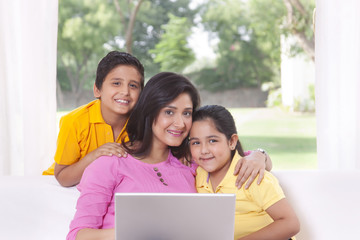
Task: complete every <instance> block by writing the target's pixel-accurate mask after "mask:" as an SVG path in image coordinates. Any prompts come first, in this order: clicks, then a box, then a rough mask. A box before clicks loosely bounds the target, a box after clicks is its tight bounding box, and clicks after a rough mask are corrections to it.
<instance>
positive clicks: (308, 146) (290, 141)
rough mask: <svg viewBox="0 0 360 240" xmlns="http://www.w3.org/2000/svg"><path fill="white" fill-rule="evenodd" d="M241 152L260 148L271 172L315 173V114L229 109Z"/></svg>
mask: <svg viewBox="0 0 360 240" xmlns="http://www.w3.org/2000/svg"><path fill="white" fill-rule="evenodd" d="M229 110H230V111H231V113H232V115H233V116H234V118H235V121H236V124H237V130H238V134H239V137H240V140H241V142H242V144H243V148H244V149H249V150H251V149H256V148H258V147H260V148H264V149H266V150H267V151H268V153H269V154H270V156H271V159H272V161H273V168H274V169H316V168H317V158H316V120H315V114H299V113H288V112H284V111H282V110H280V109H267V108H260V109H259V108H253V109H240V108H236V109H229Z"/></svg>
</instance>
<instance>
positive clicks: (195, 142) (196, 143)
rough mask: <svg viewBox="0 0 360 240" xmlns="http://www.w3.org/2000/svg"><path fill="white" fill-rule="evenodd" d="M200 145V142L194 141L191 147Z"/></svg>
mask: <svg viewBox="0 0 360 240" xmlns="http://www.w3.org/2000/svg"><path fill="white" fill-rule="evenodd" d="M199 144H200V142H198V141H192V142H191V145H199Z"/></svg>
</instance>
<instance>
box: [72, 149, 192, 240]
mask: <svg viewBox="0 0 360 240" xmlns="http://www.w3.org/2000/svg"><path fill="white" fill-rule="evenodd" d="M195 167H196V166H194V167H193V168H189V167H187V166H185V165H183V164H182V163H180V162H179V160H178V159H177V158H175V157H174V156H173V155H172V154H171V151H169V156H168V159H167V160H166V161H164V162H161V163H157V164H148V163H144V162H142V161H140V160H137V159H135V158H134V157H132V156H130V155H129V154H128V157H126V158H123V157H122V158H119V157H116V156H112V157H109V156H102V157H100V158H98V159H96V160H95V161H94V162H93V163H91V164H90V165H89V166H88V167H87V168H86V169H85V171H84V174H83V176H82V178H81V181H80V183H79V185H78V187H77V188H78V190H79V191H80V192H81V194H80V197H79V199H78V201H77V205H76V209H77V210H76V213H75V216H74V219H73V220H72V222H71V224H70V231H69V233H68V235H67V238H66V239H68V240H70V239H71V240H74V239H75V238H76V234H77V232H78V231H79V230H80V229H83V228H94V229H107V228H114V221H115V218H114V213H115V208H114V207H115V206H114V196H115V193H117V192H164V193H176V192H181V193H195V192H196V188H195V177H194V176H195V169H194V168H195Z"/></svg>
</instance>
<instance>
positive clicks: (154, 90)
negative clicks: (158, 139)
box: [122, 72, 200, 158]
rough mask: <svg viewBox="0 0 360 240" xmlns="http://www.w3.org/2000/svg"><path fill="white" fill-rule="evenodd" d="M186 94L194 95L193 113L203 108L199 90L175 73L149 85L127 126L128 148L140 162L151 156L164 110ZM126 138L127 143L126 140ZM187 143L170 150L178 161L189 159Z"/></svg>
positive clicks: (161, 75) (147, 84)
mask: <svg viewBox="0 0 360 240" xmlns="http://www.w3.org/2000/svg"><path fill="white" fill-rule="evenodd" d="M182 93H188V94H189V95H190V98H191V101H192V104H193V111H195V110H196V109H197V107H198V106H199V104H200V96H199V93H198V91H197V89H196V88H195V87H194V85H193V84H192V83H191V82H190V81H189V80H188V79H187V78H186V77H184V76H182V75H179V74H176V73H172V72H162V73H158V74H157V75H155V76H153V77H152V78H151V79H150V80H149V81H148V82H147V83H146V86H145V88H144V90H143V91H142V93H141V94H140V97H139V100H138V102H137V103H136V105H135V107H134V109H133V111H132V113H131V115H130V118H129V121H128V124H127V126H126V132H127V134H128V137H129V140H130V146H132V147H129V146H124V147H125V148H126V150H127V151H128V152H129V153H130V154H132V155H134V156H136V157H140V158H143V157H146V156H147V155H148V154H149V151H150V147H151V145H152V144H151V142H152V138H153V132H152V125H153V122H154V121H155V120H156V118H157V116H158V115H159V112H160V110H161V109H162V108H164V107H165V106H166V105H167V104H168V103H170V102H172V101H173V100H174V99H175V98H177V97H178V96H179V95H180V94H182ZM122 137H123V139H124V136H122ZM186 139H187V137H186V138H185V139H184V141H183V142H182V144H181V145H180V146H178V147H170V149H171V152H172V154H173V155H174V156H175V157H177V158H182V157H184V156H185V154H186V152H187V150H186V146H187V141H186ZM134 143H136V147H135V145H133V144H134ZM125 145H126V144H125Z"/></svg>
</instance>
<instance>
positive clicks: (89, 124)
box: [43, 100, 128, 175]
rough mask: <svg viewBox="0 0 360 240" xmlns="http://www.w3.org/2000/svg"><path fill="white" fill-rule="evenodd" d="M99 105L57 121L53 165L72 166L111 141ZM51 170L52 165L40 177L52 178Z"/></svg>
mask: <svg viewBox="0 0 360 240" xmlns="http://www.w3.org/2000/svg"><path fill="white" fill-rule="evenodd" d="M100 103H101V102H100V100H94V101H92V102H90V103H88V104H86V105H84V106H81V107H79V108H77V109H75V110H73V111H71V112H70V113H68V114H67V115H65V116H63V117H62V118H61V119H60V131H59V135H58V139H57V148H56V152H55V157H54V159H55V162H56V163H58V164H61V165H71V164H74V163H76V162H77V161H79V160H80V159H82V158H83V157H84V156H85V155H87V154H88V153H89V152H91V151H93V150H95V149H97V148H98V147H100V146H101V145H103V144H105V143H108V142H114V137H113V131H112V128H111V126H110V125H108V124H107V123H105V121H104V119H103V117H102V115H101V108H100ZM125 127H126V124H125V126H124V128H123V129H122V130H121V133H120V134H119V136H118V137H117V139H116V142H118V143H121V138H120V136H121V134H122V132H124V131H125ZM126 140H128V139H127V138H126ZM54 167H55V163H53V164H52V166H50V167H49V169H47V170H46V171H44V172H43V175H53V174H54Z"/></svg>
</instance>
